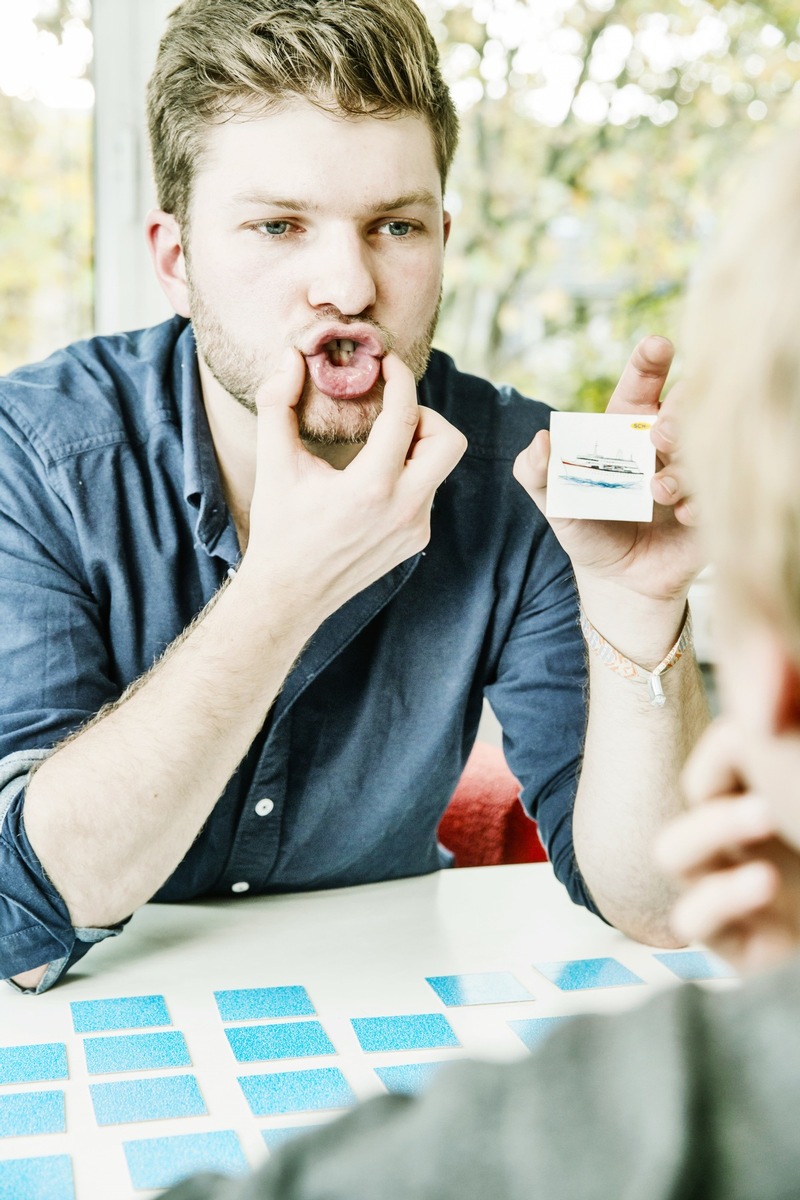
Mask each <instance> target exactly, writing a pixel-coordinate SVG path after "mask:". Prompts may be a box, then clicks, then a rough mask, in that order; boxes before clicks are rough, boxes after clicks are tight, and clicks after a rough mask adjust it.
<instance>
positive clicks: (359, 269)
mask: <svg viewBox="0 0 800 1200" xmlns="http://www.w3.org/2000/svg"><path fill="white" fill-rule="evenodd" d="M317 249H318V255H317V258H316V261H315V262H314V264H313V275H312V280H311V283H310V284H309V288H308V302H309V304H311V306H312V307H313V308H324V307H325V306H328V305H330V306H332V307H334V308H337V309H338V310H339V312H340V313H342V314H343V315H344V316H348V317H355V316H358V315H359V313H363V312H365V311H366V310H367V309H369V308H371V307H372V305H373V304H374V303H375V299H376V286H375V274H374V268H373V264H372V262H371V254H370V249H369V246H368V245H366V243H365V242H364V241H363V239H362V238H361V237H359V236H358V235H357V234H355V233H348V234H344V235H342V234H338V235H337V236H335V237H330V238H328V239H326V242H325V244H324V245H321V246H319V245H318V247H317Z"/></svg>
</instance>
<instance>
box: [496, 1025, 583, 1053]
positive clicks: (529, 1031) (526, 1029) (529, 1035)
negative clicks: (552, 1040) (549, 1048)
mask: <svg viewBox="0 0 800 1200" xmlns="http://www.w3.org/2000/svg"><path fill="white" fill-rule="evenodd" d="M568 1020H569V1017H528V1018H527V1019H522V1020H519V1021H509V1022H508V1025H509V1028H510V1029H513V1030H514V1033H515V1034H516V1035H517V1037H518V1038H519V1039H520V1041H521V1042H524V1043H525V1045H526V1046H527V1047H528V1049H529V1050H533V1048H534V1046H538V1045H539V1043H540V1042H542V1041H544V1039H545V1038H546V1037H547V1035H548V1034H549V1033H552V1031H553V1030H554V1029H555V1027H556V1025H560V1024H561V1023H562V1022H563V1021H568Z"/></svg>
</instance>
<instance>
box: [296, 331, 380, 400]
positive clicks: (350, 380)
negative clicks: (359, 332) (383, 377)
mask: <svg viewBox="0 0 800 1200" xmlns="http://www.w3.org/2000/svg"><path fill="white" fill-rule="evenodd" d="M306 362H307V363H308V370H309V373H310V375H311V378H312V379H313V381H314V386H315V387H316V389H317V391H320V392H322V393H323V395H325V396H331V397H332V398H333V399H334V400H356V399H357V398H358V397H359V396H363V395H364V394H365V393H366V392H368V391H370V389H371V388H373V387H374V386H375V384H376V382H377V380H378V375H379V374H380V370H381V363H380V359H378V358H375V357H374V356H373V355H372V354H368V353H367V351H366V350H365V349H364V347H363V346H360V345H357V346H356V348H355V350H354V351H353V353H352V355H351V356H350V361H349V362H348V364H347V366H346V367H337V366H335V365H334V364H333V363H332V362H331V360H330V358H329V356H328V354H327V352H326V351H325V350H322V351H321V352H320V353H319V354H311V355H309V356H308V358H307V359H306Z"/></svg>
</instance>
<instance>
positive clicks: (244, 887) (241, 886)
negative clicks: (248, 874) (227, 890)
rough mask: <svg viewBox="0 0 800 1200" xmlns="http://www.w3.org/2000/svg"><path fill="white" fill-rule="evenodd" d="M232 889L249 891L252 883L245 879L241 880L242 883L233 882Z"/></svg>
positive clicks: (234, 890) (233, 890)
mask: <svg viewBox="0 0 800 1200" xmlns="http://www.w3.org/2000/svg"><path fill="white" fill-rule="evenodd" d="M231 891H232V892H249V891H250V884H249V883H245V881H244V880H242V882H241V883H232V884H231Z"/></svg>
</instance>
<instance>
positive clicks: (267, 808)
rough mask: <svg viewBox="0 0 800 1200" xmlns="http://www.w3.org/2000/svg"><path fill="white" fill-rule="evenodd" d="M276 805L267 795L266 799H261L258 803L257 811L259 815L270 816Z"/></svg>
mask: <svg viewBox="0 0 800 1200" xmlns="http://www.w3.org/2000/svg"><path fill="white" fill-rule="evenodd" d="M274 807H275V805H274V803H273V802H272V800H269V799H267V797H266V796H265V797H264V799H263V800H259V802H258V804H257V805H256V813H257V814H258V816H259V817H268V816H269V814H270V813H271V812H272V810H273V808H274Z"/></svg>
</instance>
